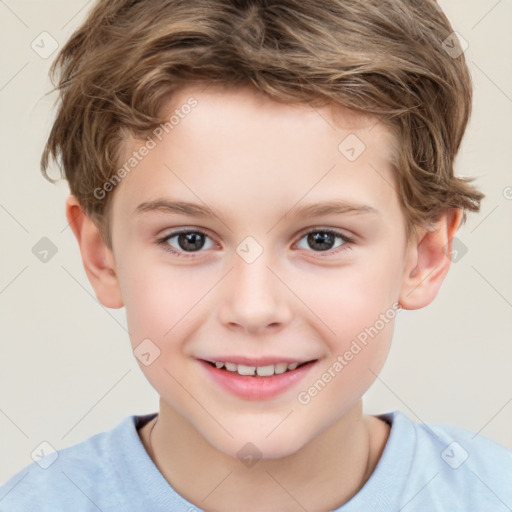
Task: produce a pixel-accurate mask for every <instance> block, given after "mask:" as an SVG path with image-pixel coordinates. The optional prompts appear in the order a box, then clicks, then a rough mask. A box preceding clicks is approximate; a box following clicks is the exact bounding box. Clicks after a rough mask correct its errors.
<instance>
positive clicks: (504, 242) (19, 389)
mask: <svg viewBox="0 0 512 512" xmlns="http://www.w3.org/2000/svg"><path fill="white" fill-rule="evenodd" d="M441 5H442V7H443V8H444V9H445V11H446V12H447V14H448V16H449V18H450V20H451V21H452V24H453V26H454V29H455V30H456V31H457V32H459V33H460V34H461V36H462V37H463V38H464V39H465V40H466V41H467V42H468V43H469V47H468V49H467V50H466V56H467V58H468V61H469V65H470V67H471V72H472V75H473V77H474V82H475V106H474V113H473V117H472V120H471V123H470V126H469V129H468V132H467V135H466V138H465V140H464V145H463V149H462V154H461V155H460V156H459V158H458V161H457V172H458V173H459V174H461V175H467V176H476V177H478V180H477V184H478V185H479V186H480V187H481V188H482V190H483V192H484V193H485V194H486V195H487V198H486V199H485V200H484V202H483V208H482V212H481V214H470V215H469V218H468V223H467V224H466V225H465V226H464V227H463V228H462V229H461V230H460V231H459V233H458V235H457V238H458V239H459V240H460V244H461V247H462V244H463V246H464V247H465V248H466V249H467V252H466V253H465V254H463V255H462V257H460V255H461V254H462V252H463V251H462V252H460V253H459V258H460V259H459V260H458V261H457V262H456V263H453V264H452V268H451V270H450V273H449V275H448V277H447V279H446V281H445V284H444V286H443V288H442V290H441V292H440V294H439V296H438V298H437V299H436V300H435V301H434V303H433V304H431V305H430V306H429V307H427V308H425V309H423V310H419V311H404V312H402V313H400V315H399V317H398V321H397V325H396V331H395V339H394V345H393V347H392V350H391V353H390V356H389V359H388V362H387V363H386V366H385V367H384V370H383V371H382V373H381V374H380V376H379V378H378V379H377V381H376V382H375V384H374V385H373V387H372V389H371V390H370V391H369V392H368V393H367V395H366V396H365V408H366V411H367V412H368V413H381V412H386V411H390V410H394V409H401V410H403V411H404V412H405V413H406V414H407V415H408V416H409V417H410V418H411V419H413V420H415V421H418V422H426V423H449V424H455V425H459V426H461V427H464V428H467V429H469V430H471V431H473V432H475V433H476V432H479V433H480V434H482V435H485V436H487V437H489V438H491V439H493V440H495V441H498V442H500V443H501V444H503V445H505V446H508V447H510V448H512V335H511V333H512V264H511V262H512V236H511V235H512V230H511V227H512V172H511V162H512V139H511V135H512V30H511V28H512V27H511V22H510V20H512V2H511V1H510V0H501V1H496V0H478V1H476V0H472V1H467V0H457V1H450V2H448V1H442V2H441ZM90 6H91V3H90V2H85V1H82V0H80V1H78V0H72V1H71V0H65V1H64V0H61V1H45V2H40V1H35V0H33V1H22V0H19V1H16V0H5V1H4V2H1V3H0V24H1V25H0V26H1V31H0V43H1V44H0V47H1V49H2V50H1V51H2V54H1V55H2V57H1V67H0V106H1V112H2V116H1V122H0V123H1V124H0V126H1V130H2V131H1V134H0V140H1V143H2V151H1V152H0V158H1V186H0V224H1V228H2V244H1V247H2V250H1V251H0V258H1V261H0V269H1V270H0V311H1V322H0V330H1V350H2V352H1V357H0V431H1V435H0V460H1V461H2V464H1V465H0V482H2V481H4V480H6V479H7V478H8V477H9V476H10V475H12V474H13V473H14V472H15V471H18V470H20V469H21V468H22V467H24V466H26V465H27V464H28V463H30V462H31V460H32V459H31V453H32V452H33V451H34V449H35V448H36V447H37V446H38V445H39V444H40V443H41V442H42V441H47V442H49V443H50V444H51V445H52V446H54V447H55V448H56V449H59V448H61V447H65V446H68V445H71V444H75V443H77V442H79V441H81V440H84V439H86V438H87V437H89V436H91V435H93V434H95V433H97V432H100V431H103V430H106V429H110V428H113V427H114V426H115V425H117V424H118V423H119V422H120V421H121V419H122V418H124V417H125V416H126V415H130V414H144V413H149V412H153V411H156V410H157V405H158V400H157V395H156V392H155V391H154V390H153V388H152V387H151V386H150V385H149V384H148V383H147V381H146V380H145V378H144V377H143V374H142V372H141V371H140V369H139V367H138V365H137V364H136V360H135V358H134V356H133V354H132V352H131V350H130V345H129V340H128V336H127V333H126V330H125V318H124V310H107V309H105V308H103V307H102V306H101V305H100V304H99V303H98V301H97V300H96V299H95V296H94V293H93V291H92V288H91V286H90V284H89V282H88V280H87V278H86V275H85V272H84V270H83V267H82V263H81V259H80V254H79V251H78V246H77V243H76V241H75V239H74V238H73V236H72V232H71V230H70V229H69V228H67V222H66V219H65V216H64V200H65V198H66V195H67V191H68V189H67V185H66V183H65V182H61V183H59V184H58V185H52V184H50V183H48V182H47V181H46V180H44V179H43V177H42V176H41V175H40V173H39V158H40V153H41V150H42V147H43V144H44V142H45V138H46V137H47V135H48V133H49V129H50V126H51V119H52V113H51V106H52V103H53V100H54V96H51V97H49V98H45V99H42V96H43V94H44V93H45V92H47V91H48V90H49V89H50V83H49V81H48V79H47V72H48V68H49V65H50V63H51V61H52V59H53V58H54V57H55V53H53V54H52V55H51V56H49V57H48V58H46V59H44V58H42V57H41V56H40V55H39V54H38V53H36V51H34V50H33V49H32V47H31V42H32V41H34V40H35V41H36V43H37V41H40V37H39V34H41V32H43V31H46V32H48V33H49V34H51V37H52V38H54V39H55V40H56V41H57V42H58V44H59V45H62V43H63V42H64V41H65V40H67V38H68V37H69V35H70V34H71V32H72V31H73V30H74V29H75V28H76V27H77V26H78V24H79V23H80V22H81V20H82V19H83V18H84V16H85V14H86V13H87V11H88V9H89V8H90ZM41 37H48V36H41ZM46 41H47V44H45V48H46V49H47V50H48V49H51V46H50V44H49V43H50V39H46ZM38 51H40V52H41V51H43V49H42V48H40V49H39V50H38ZM54 175H56V170H55V169H54ZM507 187H508V188H507ZM42 237H47V238H49V239H50V240H51V241H52V243H53V244H54V245H55V247H56V249H57V253H56V254H55V255H54V256H53V257H51V258H49V260H48V261H47V262H46V263H43V262H41V261H40V260H39V259H38V258H37V257H36V256H35V255H34V254H33V252H32V248H33V247H34V245H35V244H36V243H37V242H38V241H39V240H40V239H41V238H42Z"/></svg>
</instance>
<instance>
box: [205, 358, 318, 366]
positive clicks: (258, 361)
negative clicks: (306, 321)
mask: <svg viewBox="0 0 512 512" xmlns="http://www.w3.org/2000/svg"><path fill="white" fill-rule="evenodd" d="M200 359H202V360H203V361H208V362H210V363H217V362H219V363H233V364H242V365H245V366H270V365H276V364H279V363H287V364H290V363H297V364H303V363H308V362H310V361H316V359H317V358H311V359H307V358H306V359H297V358H296V357H280V356H267V357H246V356H219V357H217V356H215V357H205V358H200Z"/></svg>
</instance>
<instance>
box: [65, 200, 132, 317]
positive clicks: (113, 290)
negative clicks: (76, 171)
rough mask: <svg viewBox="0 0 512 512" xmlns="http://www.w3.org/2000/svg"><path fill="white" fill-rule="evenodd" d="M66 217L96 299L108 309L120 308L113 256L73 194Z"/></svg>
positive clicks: (120, 297)
mask: <svg viewBox="0 0 512 512" xmlns="http://www.w3.org/2000/svg"><path fill="white" fill-rule="evenodd" d="M66 217H67V220H68V222H69V225H70V227H71V229H72V230H73V233H74V235H75V237H76V239H77V241H78V245H79V247H80V253H81V254H82V262H83V265H84V269H85V272H86V274H87V277H88V278H89V281H90V283H91V285H92V287H93V288H94V291H95V293H96V297H97V299H98V300H99V301H100V302H101V303H102V304H103V305H104V306H105V307H107V308H114V309H116V308H121V307H123V305H124V303H123V300H122V296H121V289H120V286H119V281H118V278H117V274H116V269H115V263H114V257H113V253H112V251H111V250H110V249H109V248H108V246H107V245H106V244H105V242H104V241H103V238H102V237H101V234H100V232H99V230H98V228H97V226H96V224H95V223H94V222H93V220H92V219H91V218H90V217H89V216H88V215H87V214H86V213H85V212H84V210H83V209H82V207H81V205H80V203H79V202H78V199H77V198H76V197H75V196H73V195H70V196H69V197H68V198H67V200H66Z"/></svg>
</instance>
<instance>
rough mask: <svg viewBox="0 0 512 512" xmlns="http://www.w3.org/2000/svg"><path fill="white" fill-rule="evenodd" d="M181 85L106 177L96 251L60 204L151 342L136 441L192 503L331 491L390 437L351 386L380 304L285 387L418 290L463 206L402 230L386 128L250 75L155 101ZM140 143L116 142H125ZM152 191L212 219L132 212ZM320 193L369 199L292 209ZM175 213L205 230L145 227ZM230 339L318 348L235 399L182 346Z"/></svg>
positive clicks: (325, 503)
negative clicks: (284, 96)
mask: <svg viewBox="0 0 512 512" xmlns="http://www.w3.org/2000/svg"><path fill="white" fill-rule="evenodd" d="M191 96H193V97H194V98H196V100H197V101H198V105H197V106H196V107H195V108H194V109H193V110H192V111H191V112H190V114H188V115H187V116H186V117H184V119H181V120H180V123H179V124H178V125H177V126H175V127H174V129H173V130H172V131H170V132H169V134H168V135H166V136H164V137H163V139H162V141H159V142H158V144H157V146H156V147H155V148H154V149H152V150H151V151H150V152H149V154H148V155H147V156H146V157H145V158H144V159H143V160H142V161H141V162H140V163H139V164H138V165H137V166H136V168H134V169H133V170H132V171H131V172H130V173H129V174H128V175H127V176H126V177H125V178H124V179H123V180H122V182H121V183H120V184H118V185H117V187H116V188H115V190H114V191H113V192H111V193H113V194H114V195H113V197H112V200H113V204H112V212H111V213H112V216H111V229H112V240H113V244H112V249H110V248H109V247H108V246H107V245H106V244H105V243H104V242H103V240H102V238H101V236H100V232H99V231H98V229H97V227H96V225H95V224H94V222H93V221H92V220H91V219H90V218H89V217H88V216H87V215H85V214H84V213H83V211H82V210H81V208H80V205H79V203H78V201H77V200H76V198H75V197H73V196H70V197H69V198H68V201H67V204H66V214H67V217H68V220H69V221H70V224H71V226H72V228H73V232H74V234H75V236H76V238H77V240H78V242H79V246H80V250H81V254H82V258H83V263H84V268H85V271H86V273H87V276H88V278H89V280H90V282H91V284H92V286H93V287H94V290H95V292H96V296H97V298H98V300H99V301H100V302H101V303H102V304H103V305H105V306H106V307H109V308H120V307H123V306H124V307H125V308H126V315H127V323H128V328H129V331H130V340H131V344H132V348H134V349H135V347H137V346H138V345H139V343H141V341H142V340H144V339H147V338H149V339H150V340H151V342H152V343H153V344H154V345H155V346H157V347H158V349H159V350H160V355H159V357H157V358H156V359H155V360H154V361H153V362H152V363H151V364H150V365H148V366H145V365H143V364H140V362H139V364H140V367H141V370H142V371H143V372H144V374H145V376H146V377H147V379H148V380H149V382H150V383H151V384H152V385H153V387H154V388H155V390H156V391H157V392H158V393H159V395H160V410H159V415H158V422H157V423H156V426H155V428H154V430H153V433H152V438H151V444H152V447H153V450H151V449H150V444H149V439H148V433H149V430H150V429H151V427H153V426H154V422H153V421H152V422H150V423H148V424H147V425H146V426H144V427H143V428H142V429H141V430H140V432H139V434H140V437H141V440H142V442H143V444H144V446H145V447H146V449H147V450H148V452H149V453H150V455H151V457H152V458H153V460H154V462H155V464H156V465H157V467H158V468H159V470H160V471H161V473H162V474H163V476H164V477H165V478H166V479H167V481H168V482H169V483H170V484H171V485H172V486H173V487H174V488H175V490H176V491H177V492H179V493H180V494H181V495H182V496H184V497H185V498H186V499H188V500H189V501H190V502H192V503H193V504H194V505H196V506H197V507H200V508H202V509H204V510H208V511H217V510H223V511H237V510H245V511H248V512H251V511H253V510H254V511H255V510H258V511H261V510H280V511H284V512H286V511H290V512H292V511H298V510H303V509H307V510H311V511H319V510H329V509H333V508H336V507H339V506H341V505H342V504H343V503H346V502H347V501H348V500H349V499H350V498H351V497H353V496H354V495H355V494H356V493H357V492H358V490H359V489H361V487H362V486H363V485H364V483H365V482H366V481H367V480H368V478H369V477H370V475H371V473H372V472H373V471H374V469H375V467H376V465H377V463H378V460H379V457H380V456H381V454H382V451H383V449H384V447H385V445H386V441H387V439H388V436H389V425H388V424H387V423H385V422H384V421H382V420H380V419H378V418H377V417H373V416H367V415H365V414H363V411H362V402H361V397H362V395H363V394H364V393H365V392H366V390H367V389H368V388H369V387H370V386H371V384H372V383H373V381H374V380H375V378H376V374H378V372H379V371H380V370H381V368H382V366H383V364H384V362H385V359H386V357H387V354H388V351H389V348H390V343H391V339H392V334H393V328H394V320H391V321H388V323H386V325H385V327H384V328H382V329H381V330H380V331H379V332H378V334H377V335H376V336H375V337H373V338H372V339H371V341H370V342H369V343H368V344H367V346H365V347H364V349H363V350H361V351H360V352H359V353H358V354H357V356H355V357H354V358H353V359H352V360H351V361H350V362H349V363H348V364H347V365H346V366H345V367H344V368H343V370H342V371H341V372H339V373H337V374H336V377H335V378H333V379H332V380H331V381H330V382H329V383H328V385H326V386H325V388H324V389H323V390H322V391H321V392H320V393H318V394H317V395H316V396H315V397H314V398H312V399H311V400H310V402H309V403H307V404H302V403H300V402H299V401H298V399H297V396H298V393H299V392H301V391H304V390H307V389H308V387H309V386H311V385H312V384H313V383H314V382H315V381H316V380H317V379H319V378H320V377H321V376H322V374H323V373H324V372H325V371H327V370H328V368H329V367H332V365H333V363H334V361H336V358H337V356H338V355H342V354H344V353H345V352H346V351H347V350H348V348H349V347H350V344H351V342H352V341H353V340H354V339H355V338H356V337H357V335H358V334H359V333H361V331H363V330H364V329H365V327H368V326H371V325H374V324H375V322H376V320H378V319H379V315H380V314H382V313H385V312H386V311H389V310H390V309H392V305H393V303H396V302H398V303H399V304H400V305H401V307H402V308H404V309H418V308H422V307H425V306H427V305H428V304H430V303H431V302H432V300H433V299H434V298H435V296H436V294H437V292H438V290H439V288H440V286H441V284H442V282H443V280H444V277H445V275H446V273H447V272H448V269H449V265H450V259H449V257H447V254H450V253H451V239H452V238H453V236H454V234H455V232H456V230H457V228H458V226H459V223H460V219H461V215H462V211H461V210H456V209H454V210H449V211H447V212H445V213H444V214H443V215H442V216H441V217H440V219H439V221H438V222H437V224H435V226H434V229H433V230H432V231H426V230H425V229H423V230H419V232H418V234H417V236H416V235H415V236H414V237H412V238H411V239H410V240H406V236H405V217H404V214H403V212H402V210H401V207H400V204H399V200H398V196H397V194H396V187H395V186H394V177H393V173H392V169H391V164H390V159H391V143H392V141H391V136H390V132H389V130H388V128H387V127H386V126H385V125H384V124H383V123H376V121H375V120H374V119H370V118H367V117H363V116H361V115H360V114H354V113H351V112H350V111H347V110H346V109H343V108H341V107H336V108H334V107H332V106H325V107H322V108H315V109H313V108H310V107H309V106H307V105H290V104H283V103H277V102H275V101H273V100H271V99H269V98H267V97H265V96H263V95H261V94H260V93H257V92H255V91H253V90H252V89H249V88H239V89H236V90H229V89H224V88H220V87H211V86H210V87H208V89H207V90H201V89H199V88H193V87H187V88H185V89H182V90H181V91H180V92H179V94H177V95H176V96H174V98H173V101H172V103H171V102H168V103H167V104H166V107H165V108H166V109H167V110H168V112H169V113H172V111H173V110H174V109H175V108H177V107H179V106H180V105H183V104H184V103H185V102H186V101H187V99H188V98H190V97H191ZM349 134H355V135H356V136H357V137H359V139H360V140H361V141H363V142H364V144H365V146H366V149H365V150H364V151H363V153H362V154H361V155H360V156H359V157H358V158H357V159H356V160H355V161H349V160H348V159H347V158H346V157H345V156H344V155H343V154H342V153H341V152H340V151H339V150H338V145H339V144H340V142H341V141H343V139H344V138H345V137H346V136H347V135H349ZM140 145H141V142H140V141H138V142H137V141H131V142H127V143H126V144H125V150H126V151H125V155H124V156H125V157H126V158H128V157H129V155H131V153H132V152H133V151H134V150H136V149H137V148H139V147H140ZM123 162H124V160H123ZM379 175H380V176H379ZM164 197H166V198H172V199H175V200H177V199H179V200H182V201H190V202H194V203H198V204H201V205H205V204H206V205H208V206H209V207H210V208H212V209H213V210H214V211H215V212H217V214H218V215H219V216H220V217H221V218H222V221H221V220H218V219H216V218H214V217H211V216H210V217H192V216H189V215H183V214H175V213H169V212H164V211H153V212H146V213H139V214H137V213H134V210H135V209H136V207H137V206H138V205H139V204H141V203H143V202H145V201H150V200H155V199H157V198H164ZM334 199H343V200H347V201H351V202H354V203H360V204H365V205H370V206H372V207H374V208H376V209H377V210H378V211H379V214H377V215H375V214H370V213H361V212H353V211H352V212H349V213H344V214H328V215H321V216H315V217H307V216H296V215H294V212H295V211H296V209H297V208H298V207H301V206H304V205H305V204H310V203H316V202H323V201H327V200H334ZM285 214H286V216H285ZM180 228H190V229H191V230H194V229H200V230H201V231H205V232H207V234H208V237H207V238H205V239H204V246H203V247H202V248H199V249H195V252H188V253H187V252H186V250H184V249H183V246H180V245H179V243H178V238H177V237H175V238H173V239H171V240H169V241H167V242H166V243H167V244H171V245H172V247H174V248H175V249H176V250H178V251H179V250H180V249H181V251H182V252H183V253H185V255H187V254H188V255H189V256H190V257H188V258H186V257H178V256H176V255H173V254H171V253H169V252H166V251H165V250H164V249H163V245H158V244H157V243H156V241H157V240H158V239H162V238H163V237H165V236H167V235H169V234H170V233H171V232H172V231H176V230H177V229H180ZM319 228H331V229H335V230H338V231H340V232H342V233H343V234H344V235H346V236H349V237H352V238H353V240H354V242H353V243H345V244H346V245H345V246H343V243H344V242H343V240H342V239H340V238H336V239H335V240H334V241H331V245H327V246H326V248H327V249H328V250H327V251H321V250H319V249H318V248H317V247H316V246H314V245H313V246H312V245H311V244H310V243H309V244H308V238H307V236H305V233H304V231H306V232H308V231H313V230H315V229H316V231H321V229H319ZM247 236H251V237H253V238H254V239H255V240H256V241H257V243H258V244H259V245H260V246H261V248H262V250H263V252H262V254H261V255H260V256H259V257H258V258H257V259H256V260H255V261H253V262H252V263H248V262H246V261H245V260H244V259H243V258H241V257H240V256H239V255H238V254H237V252H236V249H237V247H238V245H239V244H240V243H241V242H242V241H243V240H244V239H245V238H246V237H247ZM185 248H186V247H185ZM340 249H341V250H340ZM193 250H194V249H192V251H193ZM336 251H338V252H336ZM398 315H399V313H398ZM228 354H230V355H231V354H236V355H242V354H243V355H247V356H250V357H258V356H263V355H273V356H275V355H281V356H288V355H289V356H290V359H295V358H299V359H303V360H308V359H314V358H316V359H318V362H317V363H316V365H315V367H314V368H313V369H312V371H311V372H310V374H308V376H307V378H306V379H305V380H304V381H301V382H300V383H298V384H297V385H296V386H294V387H293V388H292V389H291V390H289V391H286V392H285V393H283V394H281V395H279V396H278V397H275V398H273V399H268V400H262V401H258V400H244V399H242V398H239V397H236V396H234V395H231V394H229V393H228V392H226V391H224V390H222V389H220V388H219V387H218V386H216V384H215V383H213V382H212V381H211V380H210V379H209V377H208V375H206V374H205V373H204V371H203V368H202V367H200V365H199V363H198V361H197V359H196V358H205V357H206V356H208V355H228ZM192 397H193V398H192ZM247 442H251V443H253V444H254V445H255V446H256V447H257V448H258V450H259V451H260V452H261V454H262V459H261V460H259V461H258V462H257V463H256V464H255V465H253V466H252V467H246V466H245V465H244V464H242V463H241V461H240V460H239V458H238V457H237V452H238V451H239V450H240V449H241V448H242V447H243V446H244V445H245V444H246V443H247ZM333 475H336V478H333Z"/></svg>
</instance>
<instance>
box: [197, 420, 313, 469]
mask: <svg viewBox="0 0 512 512" xmlns="http://www.w3.org/2000/svg"><path fill="white" fill-rule="evenodd" d="M275 425H276V424H274V425H273V427H272V428H270V429H267V428H264V427H260V428H254V426H252V427H250V428H239V429H230V428H229V427H228V430H229V432H230V433H231V434H232V435H233V438H231V437H228V436H227V435H226V436H221V437H219V436H216V437H215V438H214V439H212V438H210V435H211V432H208V433H206V432H205V433H203V434H204V436H205V439H206V440H207V441H208V442H209V443H210V444H211V445H212V446H213V447H214V448H215V449H216V450H218V451H220V452H222V453H223V454H224V455H227V456H228V457H232V458H236V459H239V460H240V461H241V462H244V460H250V459H251V457H252V458H253V459H254V460H260V459H262V460H275V459H282V458H285V457H289V456H290V455H293V454H294V453H296V452H297V451H299V450H300V449H301V448H302V447H304V446H305V445H306V444H307V443H308V442H309V441H310V438H309V437H307V433H305V432H304V429H303V428H300V427H297V426H296V425H293V424H291V423H290V424H289V425H288V428H284V427H278V428H277V429H276V430H275V431H274V432H272V430H273V429H274V428H275ZM268 432H272V433H271V434H270V435H268ZM299 433H300V434H299ZM267 435H268V437H266V436H267Z"/></svg>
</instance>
